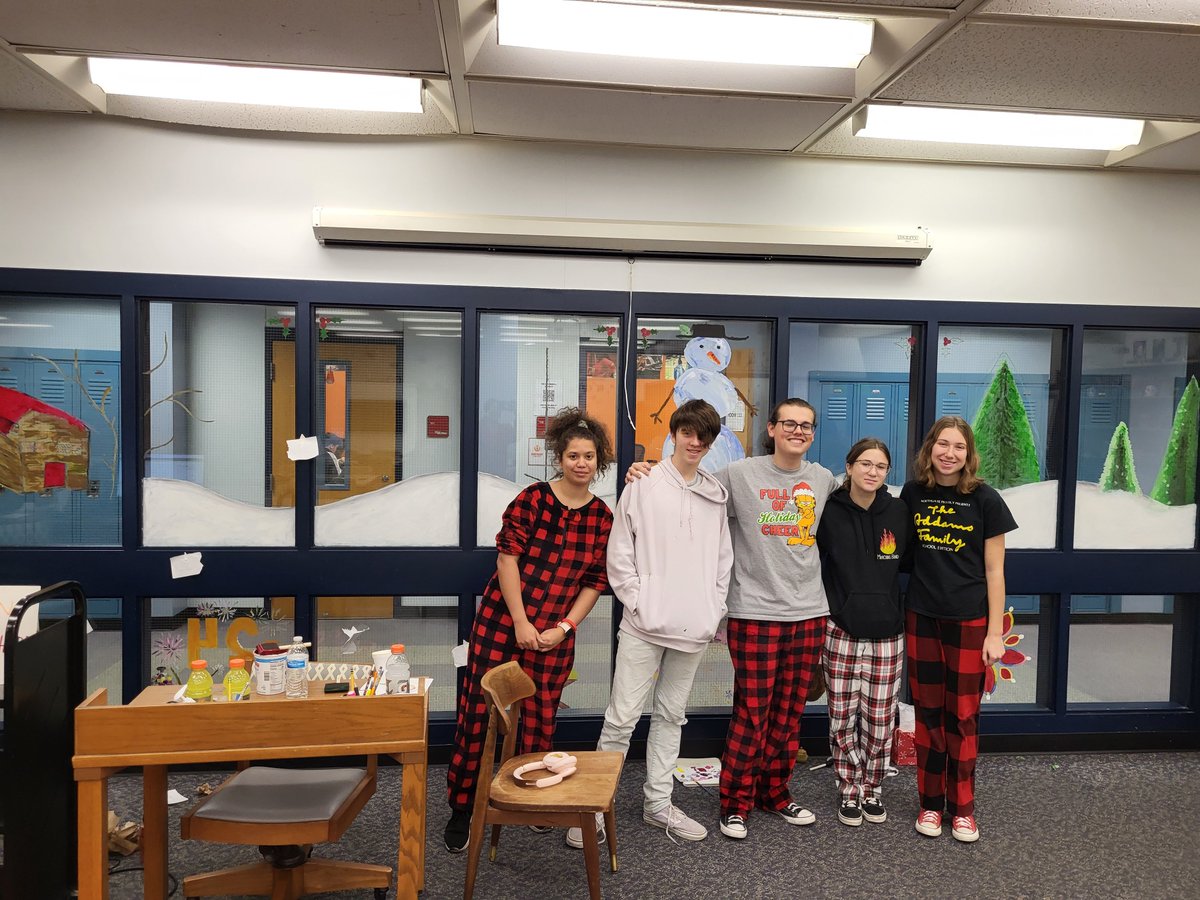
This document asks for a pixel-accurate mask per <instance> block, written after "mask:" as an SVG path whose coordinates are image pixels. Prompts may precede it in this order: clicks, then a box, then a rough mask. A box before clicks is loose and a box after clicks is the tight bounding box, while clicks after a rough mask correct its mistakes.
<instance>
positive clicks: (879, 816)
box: [862, 794, 887, 824]
mask: <svg viewBox="0 0 1200 900" xmlns="http://www.w3.org/2000/svg"><path fill="white" fill-rule="evenodd" d="M862 814H863V818H864V819H866V820H867V821H868V822H875V823H876V824H878V823H879V822H886V821H887V810H886V809H884V808H883V798H882V797H880V796H879V795H878V794H872V795H871V796H870V797H868V798H867V799H866V800H864V801H863V805H862Z"/></svg>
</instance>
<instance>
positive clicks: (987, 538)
mask: <svg viewBox="0 0 1200 900" xmlns="http://www.w3.org/2000/svg"><path fill="white" fill-rule="evenodd" d="M978 470H979V453H978V452H977V451H976V449H975V435H974V434H973V433H972V432H971V426H970V425H968V424H967V423H966V421H964V420H963V419H961V418H959V417H958V416H943V417H942V418H940V419H938V420H937V421H936V422H935V423H934V424H933V427H932V428H931V429H929V434H927V435H926V436H925V441H924V442H923V443H922V444H921V449H920V450H919V451H918V452H917V458H916V463H915V473H914V475H915V477H914V478H913V480H912V481H910V482H908V483H907V484H906V485H904V490H903V491H902V492H901V494H900V499H901V500H903V501H904V502H905V504H906V505H907V507H908V510H909V513H910V514H911V515H912V518H913V522H914V524H915V526H916V536H915V540H914V546H913V573H912V579H911V580H910V581H909V586H908V598H907V610H906V613H905V632H906V638H907V646H908V683H909V689H910V691H911V693H912V701H913V706H914V707H915V708H916V718H917V732H916V744H917V789H918V791H919V793H920V799H921V812H920V814H919V815H918V816H917V822H916V829H917V831H919V832H920V833H921V834H924V835H926V836H928V837H937V836H939V835H940V834H941V833H942V816H943V814H948V815H949V816H950V817H951V820H952V821H951V834H953V836H954V837H955V839H957V840H960V841H965V842H968V843H970V842H972V841H977V840H978V839H979V827H978V825H977V824H976V822H975V757H976V753H977V751H978V746H979V737H978V733H979V704H980V701H981V699H982V697H983V680H984V672H985V670H986V667H987V666H990V665H992V664H993V663H995V662H996V661H997V660H998V659H1000V657H1001V656H1002V655H1003V654H1004V643H1003V639H1002V637H1001V635H1002V634H1003V631H1004V535H1005V534H1006V533H1007V532H1010V531H1012V530H1013V529H1015V528H1016V527H1017V523H1016V522H1015V521H1014V520H1013V517H1012V513H1010V512H1009V510H1008V506H1006V505H1005V503H1004V500H1003V498H1002V497H1001V496H1000V494H999V492H998V491H996V490H995V489H994V488H991V487H989V486H988V485H986V484H984V483H983V481H982V480H980V478H979V476H978V475H976V472H977V471H978Z"/></svg>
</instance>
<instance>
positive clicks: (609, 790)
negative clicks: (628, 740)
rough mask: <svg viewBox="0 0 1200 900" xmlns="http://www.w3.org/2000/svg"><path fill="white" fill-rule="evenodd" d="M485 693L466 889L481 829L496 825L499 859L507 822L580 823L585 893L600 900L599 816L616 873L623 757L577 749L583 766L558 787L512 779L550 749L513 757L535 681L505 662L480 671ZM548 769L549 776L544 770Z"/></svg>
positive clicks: (471, 885)
mask: <svg viewBox="0 0 1200 900" xmlns="http://www.w3.org/2000/svg"><path fill="white" fill-rule="evenodd" d="M482 684H483V692H484V695H485V696H486V697H487V705H488V730H487V737H486V738H485V740H484V745H483V758H482V761H481V762H480V766H479V778H478V785H479V786H478V788H477V789H476V791H475V807H474V809H473V811H472V813H471V841H470V845H469V847H468V857H467V882H466V887H465V890H464V892H463V896H464V898H465V900H471V897H472V895H473V894H474V891H475V876H476V873H477V872H478V869H479V852H480V849H481V845H482V843H483V830H484V828H485V827H486V826H487V825H491V826H492V842H491V850H490V852H489V854H488V858H489V859H491V860H493V861H494V860H495V859H496V850H497V848H498V847H499V845H500V828H501V826H503V825H550V826H557V827H559V828H575V827H577V828H579V829H581V830H582V832H583V856H584V861H585V863H586V865H587V879H588V890H589V892H590V894H591V897H592V900H600V845H599V843H598V842H597V840H596V813H603V814H604V826H605V830H606V831H607V833H608V855H609V864H610V865H611V867H612V870H613V871H614V872H615V871H617V827H616V817H615V816H614V815H613V798H614V797H615V796H616V793H617V782H619V781H620V779H621V766H622V764H623V763H624V761H625V757H624V755H623V754H621V753H615V752H605V751H599V750H594V751H591V752H586V753H577V754H575V756H576V757H577V758H578V760H579V763H578V771H576V772H575V774H574V775H571V776H570V777H568V778H567V779H566V780H564V781H562V782H561V783H559V784H556V785H553V786H551V787H547V788H537V787H532V786H527V785H524V784H520V783H518V782H517V781H516V779H515V778H514V777H513V772H514V771H516V769H517V768H518V767H519V766H522V765H525V764H526V763H531V762H536V761H537V760H539V759H541V758H542V757H543V756H544V755H545V754H542V753H527V754H525V755H523V756H516V757H514V756H513V749H514V748H515V746H516V738H517V729H516V725H517V722H516V716H517V715H518V713H519V711H520V703H521V701H522V700H524V699H525V698H526V697H531V696H533V692H534V686H533V681H532V680H531V679H530V677H529V676H528V675H526V674H525V672H524V671H523V670H522V669H521V667H520V666H519V665H518V664H517V663H516V661H513V662H507V663H505V664H504V665H502V666H497V667H496V668H494V669H492V670H491V671H490V672H488V673H487V674H486V675H484V676H483V682H482ZM498 733H499V734H503V735H504V746H503V751H502V753H501V755H500V768H499V771H496V773H495V777H494V778H493V777H492V773H493V770H494V760H495V758H496V735H497V734H498ZM544 774H548V773H544Z"/></svg>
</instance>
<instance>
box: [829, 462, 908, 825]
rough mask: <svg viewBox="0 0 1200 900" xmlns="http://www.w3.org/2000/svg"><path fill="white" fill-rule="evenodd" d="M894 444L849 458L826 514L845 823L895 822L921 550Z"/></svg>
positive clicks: (835, 724) (835, 738)
mask: <svg viewBox="0 0 1200 900" xmlns="http://www.w3.org/2000/svg"><path fill="white" fill-rule="evenodd" d="M891 462H892V455H891V453H890V452H889V451H888V448H887V444H885V443H884V442H883V441H881V440H878V439H876V438H863V439H862V440H860V441H858V442H857V443H856V444H855V445H854V446H853V447H851V448H850V452H849V453H847V454H846V478H845V480H844V481H843V482H842V485H841V487H840V488H839V489H838V490H836V491H834V493H833V495H832V496H831V497H830V498H829V503H828V504H826V506H825V515H824V516H823V517H822V519H821V530H820V532H819V533H818V534H817V546H818V547H819V548H820V551H821V577H822V580H823V581H824V583H825V595H826V596H827V597H828V598H829V621H828V624H827V625H826V631H825V646H824V649H823V650H822V653H821V662H822V665H823V666H824V670H825V687H826V691H827V692H828V702H829V747H830V751H831V752H832V754H833V769H834V774H835V775H836V777H837V784H838V794H839V800H840V807H839V809H838V821H840V822H841V823H842V824H843V825H850V826H858V825H861V824H862V823H863V820H864V819H865V820H866V821H868V822H885V821H887V810H886V809H885V808H884V805H883V797H882V794H881V790H882V786H883V778H884V773H885V770H886V768H887V763H888V758H889V756H890V754H891V745H892V723H893V721H894V720H895V717H896V698H897V695H898V694H899V691H900V672H901V667H902V665H903V659H904V610H903V606H902V604H901V600H900V565H901V561H902V560H903V559H904V557H905V556H906V554H908V553H909V552H910V551H911V547H912V534H913V526H912V519H911V517H910V516H909V513H908V508H907V507H906V506H905V505H904V504H903V503H902V502H901V501H900V500H898V499H896V498H895V497H893V496H892V495H891V494H890V493H888V488H887V484H886V483H885V482H886V479H887V473H888V469H889V468H890V467H891Z"/></svg>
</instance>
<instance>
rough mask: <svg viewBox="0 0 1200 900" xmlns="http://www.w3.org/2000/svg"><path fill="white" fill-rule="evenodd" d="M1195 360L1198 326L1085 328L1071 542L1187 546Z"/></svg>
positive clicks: (1199, 413)
mask: <svg viewBox="0 0 1200 900" xmlns="http://www.w3.org/2000/svg"><path fill="white" fill-rule="evenodd" d="M1189 360H1190V363H1189ZM1197 360H1200V332H1171V331H1115V330H1106V329H1091V328H1089V329H1085V330H1084V333H1083V383H1082V385H1080V407H1079V469H1078V476H1079V483H1078V484H1077V485H1076V493H1075V546H1076V547H1078V548H1086V549H1129V548H1144V549H1151V550H1158V549H1190V548H1192V547H1193V546H1195V542H1196V445H1197V441H1198V440H1200V386H1198V385H1197V382H1196V372H1197V368H1196V366H1197ZM1115 523H1120V524H1119V525H1116V524H1115Z"/></svg>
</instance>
